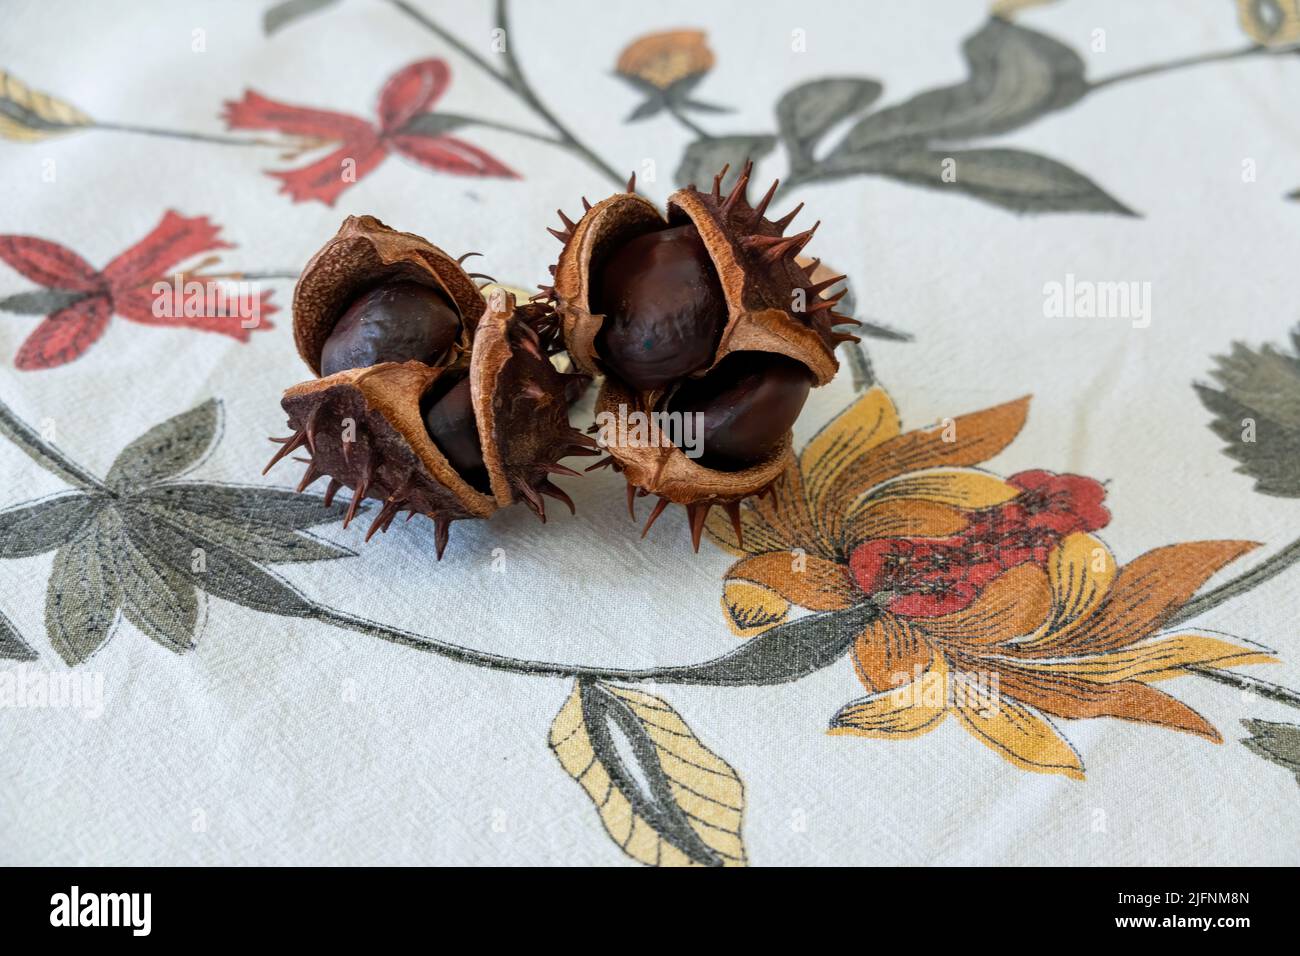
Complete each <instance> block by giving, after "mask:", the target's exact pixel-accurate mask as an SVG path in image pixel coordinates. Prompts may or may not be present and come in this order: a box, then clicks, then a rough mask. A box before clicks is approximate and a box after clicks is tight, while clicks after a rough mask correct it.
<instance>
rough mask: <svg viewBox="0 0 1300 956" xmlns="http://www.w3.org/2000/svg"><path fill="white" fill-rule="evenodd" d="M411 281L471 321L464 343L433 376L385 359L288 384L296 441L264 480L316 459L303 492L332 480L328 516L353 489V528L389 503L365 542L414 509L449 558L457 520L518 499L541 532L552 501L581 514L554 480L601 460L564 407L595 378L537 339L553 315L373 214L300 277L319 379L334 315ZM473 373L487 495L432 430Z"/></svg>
mask: <svg viewBox="0 0 1300 956" xmlns="http://www.w3.org/2000/svg"><path fill="white" fill-rule="evenodd" d="M411 272H422V274H423V275H424V276H425V278H424V279H423V280H421V281H426V282H436V284H437V285H438V287H439V288H441V289H442V290H443V291H444V292H445V293H446V294H447V295H448V297H449V298H451V299H452V300H453V301H454V302H455V303H456V306H457V308H458V309H459V310H460V313H461V315H462V317H464V318H465V324H466V328H465V330H464V333H465V334H464V336H463V338H464V341H463V342H462V343H460V345H459V347H457V348H455V349H454V350H453V352H454V354H449V355H447V356H444V358H445V359H446V360H447V361H446V364H441V365H439V366H436V367H435V366H430V365H427V364H425V363H423V362H420V361H414V360H413V361H407V362H385V363H381V364H379V365H374V366H370V367H367V368H358V369H347V370H344V371H341V372H338V373H336V374H334V375H331V376H328V377H326V378H317V379H312V380H309V381H306V382H303V383H300V384H298V385H295V386H293V387H291V388H290V389H288V390H287V391H286V392H285V394H284V397H283V399H282V401H281V405H282V406H283V408H284V411H285V412H286V414H287V415H288V425H289V429H290V430H291V432H292V434H291V435H290V436H289V437H288V438H283V439H273V441H278V442H279V443H280V444H281V448H280V449H279V451H278V452H277V453H276V454H275V456H274V457H273V458H272V459H271V461H270V463H268V465H267V468H266V470H269V469H270V468H271V467H272V466H273V465H275V464H276V462H278V461H280V460H281V459H282V458H284V457H285V456H286V455H288V454H289V453H291V452H293V451H295V450H297V449H300V448H305V449H306V450H307V452H308V454H309V456H310V457H309V458H308V459H307V460H306V462H305V463H306V465H307V469H306V471H305V473H304V474H303V476H302V480H301V482H300V483H299V485H298V490H299V491H303V490H305V489H306V488H307V487H308V486H309V485H311V484H312V483H313V482H315V481H317V480H318V479H320V478H321V477H326V476H328V477H329V479H330V481H329V487H328V488H327V490H326V492H325V503H326V505H329V504H330V503H332V501H333V499H334V496H335V495H336V494H337V492H338V491H339V490H340V489H341V488H343V487H347V488H349V489H351V490H352V500H351V502H350V503H349V506H348V509H347V512H346V514H345V515H344V519H343V525H344V527H345V528H346V527H347V526H348V525H349V524H350V522H351V521H352V520H353V518H354V517H355V515H356V512H357V509H358V507H359V504H360V502H361V501H363V500H364V499H366V498H375V499H378V500H379V501H381V502H382V506H381V508H380V510H379V512H378V513H377V514H376V515H375V517H374V519H373V522H372V524H371V525H370V528H369V530H368V531H367V533H366V540H367V541H368V540H369V539H370V538H371V537H372V536H373V535H374V534H375V532H376V531H387V530H388V527H389V525H390V524H391V523H392V521H393V519H394V518H395V517H396V516H397V514H399V513H400V512H402V511H407V512H409V514H408V516H407V517H408V520H409V519H410V518H411V517H414V516H415V515H416V514H424V515H426V516H428V517H429V518H430V519H431V520H432V522H433V525H434V541H435V546H436V549H437V555H438V559H439V560H441V559H442V556H443V552H444V550H445V548H446V545H447V541H448V536H449V528H450V525H451V523H452V522H453V521H457V520H464V519H470V518H487V517H490V516H491V515H492V514H493V513H495V512H496V511H498V510H499V509H501V508H505V507H508V506H510V505H512V504H514V503H516V502H519V501H523V502H524V503H525V504H526V505H527V506H528V507H529V508H531V509H532V510H533V511H534V512H535V513H536V514H537V515H538V517H539V518H540V519H541V520H542V521H543V522H544V521H545V520H546V509H545V504H544V500H543V497H542V496H544V495H546V496H550V497H553V498H556V499H557V500H559V501H561V502H563V503H564V504H566V505H567V506H568V507H569V508H570V509H571V510H572V509H573V502H572V500H571V499H570V498H569V496H568V495H567V494H565V492H564V491H563V490H562V489H560V488H559V487H558V486H556V485H555V484H554V483H552V482H551V480H550V476H551V475H553V474H564V475H574V476H576V475H579V474H580V473H579V472H577V471H574V470H573V469H571V468H568V467H566V466H564V465H561V464H559V463H558V462H559V459H561V458H564V457H567V456H571V455H579V456H584V455H585V456H590V455H595V454H597V452H596V451H595V447H596V443H595V442H594V441H593V440H592V439H591V438H589V437H588V436H586V435H584V434H582V433H581V432H579V431H576V430H575V429H573V428H572V427H570V425H569V421H568V405H569V402H568V398H567V396H568V395H569V394H571V393H572V392H573V391H574V390H575V388H576V387H577V386H579V385H580V384H581V382H582V381H585V380H586V378H587V377H586V376H584V375H568V374H564V373H561V372H559V371H557V370H556V368H555V367H554V365H552V363H551V361H550V357H549V356H548V354H547V350H546V349H545V347H544V346H543V342H542V338H541V336H540V335H539V332H538V329H539V328H541V329H545V328H547V327H548V323H550V324H553V323H554V317H553V315H552V314H551V310H550V309H549V308H548V307H546V306H545V305H542V304H539V303H533V304H526V305H523V306H520V305H518V304H517V301H516V299H515V297H514V296H513V295H511V294H509V293H507V292H504V291H503V290H500V289H497V290H493V292H492V294H491V295H490V296H489V297H488V298H487V299H485V298H484V297H483V295H482V293H481V292H480V290H479V288H478V286H476V285H475V284H474V281H473V278H472V277H471V275H470V274H468V273H466V272H464V270H463V269H461V267H460V265H459V263H458V262H457V260H455V259H452V258H451V257H450V256H448V255H447V254H446V253H443V252H442V251H441V250H440V249H438V248H437V247H436V246H433V245H432V244H430V243H428V242H427V241H425V240H424V239H421V238H420V237H418V236H413V235H410V234H408V233H398V232H395V231H393V230H390V229H388V228H387V227H386V226H384V225H383V224H382V223H380V222H379V221H378V220H376V219H374V218H373V217H369V216H362V217H351V218H349V219H348V220H347V221H345V222H344V224H343V228H342V229H340V230H339V234H338V235H337V236H335V238H334V239H332V240H331V241H330V242H329V243H328V244H327V245H326V246H325V248H323V249H322V250H321V251H320V252H319V253H317V255H316V256H315V257H314V258H313V259H312V261H311V263H309V265H308V267H307V269H306V270H305V271H304V273H303V275H302V277H301V278H300V280H299V287H298V290H296V292H295V297H294V301H295V311H294V333H295V334H294V337H295V341H296V342H297V343H298V349H299V354H301V355H302V357H303V359H304V361H306V362H307V364H308V365H309V366H311V367H312V369H313V371H315V370H316V369H317V368H319V364H318V360H319V355H320V346H321V344H323V342H324V338H325V337H326V336H327V335H328V333H329V328H330V318H331V317H335V318H336V317H337V316H338V315H339V314H340V307H342V308H346V303H347V302H349V301H351V298H352V296H350V295H349V292H355V290H358V289H364V288H370V287H373V286H374V285H375V283H376V282H377V281H380V282H382V281H391V279H392V278H393V277H395V276H400V277H403V278H405V277H407V276H408V275H409V274H410V273H411ZM304 290H305V291H304ZM485 310H486V311H485ZM322 330H323V334H322ZM471 331H472V333H473V338H472V339H470V338H469V337H468V335H469V333H470V332H471ZM466 376H467V377H468V379H469V383H470V386H469V390H470V399H471V402H472V405H473V418H474V425H475V427H476V429H477V435H478V443H479V446H480V448H481V451H482V457H483V465H484V468H485V469H486V474H487V487H475V483H474V482H473V481H471V480H468V479H467V476H466V475H463V474H461V473H460V472H458V471H457V469H456V468H455V466H453V464H452V463H451V462H450V461H449V460H448V458H447V456H446V455H445V454H444V453H443V452H442V451H441V450H440V449H439V447H438V445H437V442H436V441H435V440H434V439H433V437H431V435H430V434H429V431H428V429H427V427H426V422H425V419H424V411H425V410H426V409H425V407H424V406H425V404H426V403H425V401H424V400H425V399H426V397H428V396H429V395H430V393H431V392H434V391H436V390H437V389H438V388H439V387H440V383H442V384H446V382H447V379H448V378H449V377H450V378H454V379H461V378H463V377H466ZM345 437H346V438H347V439H348V440H347V441H345V440H344V439H345Z"/></svg>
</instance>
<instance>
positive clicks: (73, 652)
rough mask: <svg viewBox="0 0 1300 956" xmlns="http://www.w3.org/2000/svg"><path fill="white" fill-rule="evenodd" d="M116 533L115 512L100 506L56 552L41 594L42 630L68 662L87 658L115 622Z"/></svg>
mask: <svg viewBox="0 0 1300 956" xmlns="http://www.w3.org/2000/svg"><path fill="white" fill-rule="evenodd" d="M119 533H120V526H119V522H118V517H117V514H116V512H115V511H114V509H112V508H105V509H104V510H102V511H100V513H99V514H98V515H97V516H96V518H95V520H94V521H92V522H91V523H90V524H89V525H88V526H86V528H84V529H83V530H82V532H81V534H80V535H79V536H77V537H76V538H74V539H72V540H71V541H69V542H68V543H67V544H65V545H63V546H62V547H60V548H59V550H58V551H57V552H55V555H54V569H53V571H51V572H50V579H49V583H48V585H47V587H46V593H45V630H46V632H47V633H48V634H49V638H50V643H51V644H52V645H53V646H54V650H55V651H56V652H57V653H58V655H59V656H60V657H61V658H63V660H64V662H65V663H67V664H70V665H75V664H81V663H84V662H85V661H87V660H89V658H90V656H91V655H92V654H94V653H95V652H96V651H97V650H99V648H100V647H101V646H103V644H104V642H105V641H107V640H108V638H109V635H111V634H112V632H113V627H114V625H115V624H116V623H117V612H118V609H119V608H120V607H121V598H122V594H121V589H120V588H119V586H118V582H117V577H116V573H115V571H116V569H115V567H114V565H113V562H112V559H111V557H110V555H111V554H112V550H113V548H114V547H115V545H116V542H115V540H114V539H115V538H116V536H117V535H118V534H119Z"/></svg>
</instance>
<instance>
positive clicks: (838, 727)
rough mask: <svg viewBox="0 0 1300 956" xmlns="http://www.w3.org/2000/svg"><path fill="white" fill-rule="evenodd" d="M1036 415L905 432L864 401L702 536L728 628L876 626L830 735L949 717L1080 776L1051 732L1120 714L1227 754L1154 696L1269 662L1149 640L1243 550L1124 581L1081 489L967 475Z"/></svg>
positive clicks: (1011, 407) (1238, 648) (1038, 477)
mask: <svg viewBox="0 0 1300 956" xmlns="http://www.w3.org/2000/svg"><path fill="white" fill-rule="evenodd" d="M1027 407H1028V401H1027V400H1020V401H1015V402H1009V403H1007V404H1005V405H1000V406H997V407H995V408H991V409H987V410H986V411H983V412H977V413H975V414H972V415H966V416H962V417H959V418H957V419H954V420H950V421H947V422H945V423H944V425H942V426H939V427H935V428H931V429H921V430H917V431H911V432H902V431H901V428H900V424H899V418H898V414H897V412H896V410H895V408H894V406H893V403H892V402H891V401H890V400H889V397H888V396H887V395H886V394H885V392H884V391H883V390H882V389H879V388H875V389H872V390H871V391H869V392H868V393H866V394H865V395H864V396H863V397H862V398H861V399H860V400H858V402H856V403H855V404H854V405H853V406H852V407H850V408H849V409H848V410H847V411H845V412H844V413H843V414H842V415H840V416H839V417H838V418H837V419H835V420H834V421H832V422H831V423H830V424H829V425H828V426H827V427H826V428H824V429H823V430H822V431H821V432H820V433H819V434H818V435H817V436H816V437H815V438H814V439H813V440H812V441H811V442H810V443H809V444H808V446H807V447H806V448H805V449H804V451H803V453H802V455H801V456H800V458H799V460H798V462H797V463H795V464H792V465H791V467H790V468H789V470H788V471H787V473H786V475H785V476H784V477H783V479H782V481H781V482H780V484H779V485H778V487H777V489H776V491H775V493H774V494H773V495H772V496H770V497H769V498H767V499H764V500H762V501H759V502H758V503H756V504H754V505H753V506H751V507H749V508H746V509H745V510H744V511H743V512H742V520H741V528H740V530H741V532H742V536H743V537H742V536H737V534H736V533H735V531H733V530H732V529H731V528H730V527H729V525H728V523H727V521H726V520H725V518H723V517H722V516H717V517H716V518H711V519H710V522H709V524H708V530H709V533H710V535H711V536H712V537H713V538H714V539H715V540H716V541H718V542H719V543H720V544H722V545H723V546H724V547H726V548H728V549H729V550H732V551H733V552H734V553H736V554H738V555H740V556H742V560H740V561H739V562H737V563H736V564H735V565H734V566H733V567H732V568H731V569H730V570H729V571H728V572H727V575H726V580H725V585H724V592H723V607H724V610H725V611H726V612H727V615H728V619H729V622H730V624H731V626H732V629H733V630H734V631H735V632H736V633H737V634H740V635H742V636H752V635H754V634H757V633H761V632H762V631H764V630H767V629H768V628H770V627H772V626H774V625H776V624H778V623H780V622H781V621H783V620H784V619H785V618H786V617H787V616H788V614H789V613H790V610H791V608H792V607H794V606H798V607H801V608H805V609H807V610H810V611H834V610H842V609H848V608H852V607H862V606H866V607H869V608H871V609H872V610H873V611H874V612H875V613H874V614H873V616H872V620H871V621H870V622H869V623H868V624H866V625H865V626H863V627H862V629H861V631H860V632H859V633H857V634H856V635H854V641H853V649H852V658H853V663H854V667H855V670H856V673H857V676H858V678H859V680H860V681H861V682H862V684H863V686H864V687H865V689H866V691H867V695H866V696H865V697H862V698H860V699H858V700H855V701H853V702H852V703H850V704H848V705H846V706H845V707H843V708H842V709H841V710H840V711H839V712H838V713H837V714H836V715H835V716H834V717H833V718H832V720H831V732H832V733H834V734H851V735H857V736H864V737H913V736H918V735H920V734H923V733H925V732H927V731H929V730H931V729H933V728H934V727H936V726H938V725H939V724H940V723H941V722H942V721H943V720H944V719H946V718H947V717H948V716H949V715H950V714H951V715H954V716H955V717H956V718H957V719H958V720H959V721H960V722H961V723H962V725H963V726H964V727H966V729H967V730H969V731H970V732H971V733H972V734H973V735H974V736H975V737H976V739H978V740H979V741H980V742H981V743H984V744H985V745H987V746H989V747H991V748H992V749H994V750H995V751H997V752H998V753H999V754H1001V755H1002V756H1003V757H1004V758H1006V759H1007V760H1009V761H1010V762H1012V763H1013V764H1015V765H1016V766H1018V767H1021V768H1023V769H1027V770H1035V771H1039V772H1046V773H1061V774H1065V775H1067V776H1072V777H1076V778H1078V777H1082V774H1083V764H1082V761H1081V760H1080V758H1079V755H1078V754H1077V753H1076V752H1075V750H1074V749H1073V747H1072V746H1071V745H1070V743H1069V742H1068V741H1067V740H1066V739H1065V738H1064V737H1063V736H1061V734H1060V732H1059V731H1058V730H1057V728H1056V727H1055V725H1054V724H1053V723H1052V718H1054V717H1055V718H1083V717H1119V718H1122V719H1127V720H1133V721H1138V722H1141V723H1148V724H1153V725H1156V726H1163V727H1168V728H1171V729H1177V730H1184V731H1188V732H1190V733H1194V734H1199V735H1200V736H1203V737H1206V738H1207V739H1210V740H1213V741H1216V742H1217V741H1219V740H1220V737H1219V734H1218V732H1217V731H1216V730H1215V729H1214V728H1213V727H1212V726H1210V724H1209V723H1207V722H1206V721H1205V719H1204V718H1202V717H1201V716H1200V715H1199V714H1197V713H1196V712H1195V711H1193V710H1191V708H1189V707H1187V706H1186V705H1185V704H1183V703H1181V702H1179V701H1178V700H1176V699H1174V698H1173V697H1170V696H1168V695H1167V694H1164V693H1163V692H1161V691H1159V690H1156V689H1155V688H1154V687H1152V686H1151V684H1152V683H1154V682H1156V681H1159V680H1164V679H1167V678H1170V677H1176V676H1179V675H1181V674H1185V673H1186V672H1187V668H1189V667H1191V666H1194V665H1202V666H1211V665H1212V666H1215V667H1224V666H1231V665H1236V664H1247V663H1261V662H1268V661H1272V660H1273V658H1272V657H1271V656H1269V655H1268V653H1267V652H1266V651H1265V650H1264V649H1263V648H1259V647H1256V646H1248V645H1243V644H1239V643H1233V642H1230V641H1226V640H1222V639H1219V638H1214V637H1209V636H1206V635H1198V634H1178V635H1160V633H1159V632H1160V630H1161V628H1162V627H1163V626H1164V624H1165V623H1166V622H1167V621H1168V620H1169V619H1170V618H1171V617H1172V616H1173V615H1174V614H1175V613H1176V612H1177V611H1178V609H1179V608H1180V607H1181V606H1182V605H1183V604H1185V603H1186V602H1187V601H1188V600H1189V599H1190V598H1191V597H1192V595H1193V594H1194V593H1195V592H1196V590H1197V589H1198V588H1199V587H1200V586H1201V585H1202V584H1203V583H1204V582H1205V581H1206V579H1208V578H1209V576H1210V575H1211V574H1213V573H1214V572H1215V571H1217V570H1218V569H1219V568H1221V567H1222V566H1224V565H1225V564H1227V563H1228V562H1229V561H1231V560H1233V559H1234V558H1236V557H1237V556H1239V555H1240V554H1242V553H1244V552H1245V551H1247V550H1249V549H1250V548H1251V547H1253V545H1252V544H1251V543H1249V542H1241V541H1210V542H1192V543H1187V544H1180V545H1172V546H1170V547H1166V548H1159V549H1156V550H1155V551H1151V552H1149V553H1148V554H1145V555H1142V556H1141V557H1139V558H1138V559H1136V560H1135V561H1133V562H1131V563H1130V564H1128V565H1126V566H1125V567H1124V568H1122V569H1119V568H1116V566H1115V560H1114V557H1113V556H1112V555H1111V553H1110V551H1109V550H1108V549H1107V548H1106V546H1105V545H1104V544H1103V543H1102V542H1101V541H1100V539H1098V538H1097V537H1095V536H1094V534H1093V532H1095V531H1097V530H1099V529H1100V528H1102V527H1104V526H1105V525H1106V524H1107V523H1108V522H1109V520H1110V514H1109V512H1108V511H1107V510H1106V508H1105V507H1104V505H1103V499H1104V495H1105V491H1104V489H1103V488H1102V486H1101V485H1100V484H1099V483H1097V482H1096V481H1094V480H1093V479H1091V478H1086V477H1082V476H1078V475H1054V474H1052V473H1050V472H1046V471H1027V472H1022V473H1020V474H1017V475H1013V476H1011V477H1010V478H1009V479H1003V478H1000V477H998V476H996V475H994V474H992V473H990V472H988V471H985V470H983V469H981V468H978V467H976V466H977V465H979V464H981V463H982V462H984V461H986V460H987V459H989V458H991V457H992V456H993V455H995V454H997V453H998V452H999V451H1001V450H1002V449H1003V448H1005V447H1006V446H1007V445H1008V444H1009V443H1010V442H1011V441H1012V440H1013V439H1014V438H1015V436H1016V434H1017V433H1018V432H1019V430H1020V428H1021V426H1022V425H1023V424H1024V420H1025V414H1026V411H1027Z"/></svg>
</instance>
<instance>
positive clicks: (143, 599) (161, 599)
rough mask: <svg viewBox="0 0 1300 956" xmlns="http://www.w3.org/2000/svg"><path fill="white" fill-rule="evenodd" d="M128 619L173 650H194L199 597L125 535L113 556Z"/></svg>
mask: <svg viewBox="0 0 1300 956" xmlns="http://www.w3.org/2000/svg"><path fill="white" fill-rule="evenodd" d="M112 559H113V563H114V567H115V569H116V574H117V580H118V583H119V585H120V586H121V590H122V611H123V613H124V614H125V615H126V618H127V620H129V621H130V622H131V623H132V624H134V625H135V626H136V627H138V628H139V629H140V630H141V631H143V632H144V633H145V634H146V635H147V636H148V637H150V638H151V639H152V640H154V641H156V642H157V643H158V644H160V645H162V646H163V647H165V648H167V649H168V650H169V651H175V652H176V653H181V652H183V651H188V650H193V648H194V638H195V631H196V630H197V628H198V623H199V594H198V592H197V591H196V590H195V587H194V585H193V584H192V583H191V582H190V581H189V580H188V579H187V578H186V577H185V576H184V575H182V574H181V573H180V572H178V571H177V570H176V569H175V568H173V567H171V566H170V565H169V564H167V563H165V562H163V561H159V560H157V559H155V558H154V557H152V556H151V555H149V554H147V553H146V552H145V551H144V550H143V549H141V548H140V547H139V546H138V545H137V544H136V543H135V542H134V541H133V540H132V539H131V537H130V535H129V534H123V535H122V536H121V537H120V539H119V541H118V547H117V549H116V551H115V552H114V553H113V556H112Z"/></svg>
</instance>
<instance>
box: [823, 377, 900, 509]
mask: <svg viewBox="0 0 1300 956" xmlns="http://www.w3.org/2000/svg"><path fill="white" fill-rule="evenodd" d="M898 430H899V421H898V411H897V410H896V409H895V408H894V403H893V402H892V401H890V398H889V395H888V394H887V393H886V392H885V390H884V389H883V388H881V387H880V386H879V385H875V386H872V387H871V388H870V389H868V390H867V391H866V392H865V393H864V394H863V395H862V397H861V398H859V399H858V400H857V401H856V402H854V403H853V404H852V405H850V406H849V407H848V408H846V409H845V410H844V411H843V412H841V413H840V414H839V415H837V416H835V418H833V419H831V421H830V422H829V423H827V424H826V426H825V427H823V428H822V430H821V431H819V432H818V433H817V434H816V435H814V436H813V439H812V441H810V442H809V443H808V445H807V446H806V447H805V448H804V450H803V453H802V454H800V456H799V466H800V468H801V469H802V470H803V473H804V483H805V487H806V489H807V493H808V500H809V503H810V504H811V506H812V510H813V513H814V514H815V513H817V512H818V511H820V510H821V509H822V507H823V506H824V505H825V503H826V502H825V500H824V498H825V494H826V491H827V490H828V489H829V488H830V487H831V485H832V484H833V483H834V482H835V479H836V478H837V477H838V476H839V475H840V474H841V473H842V472H843V471H844V469H845V468H848V467H850V466H852V465H854V464H856V463H857V462H858V460H859V459H861V458H862V456H863V455H865V454H866V453H867V452H868V451H870V450H871V449H872V448H875V447H876V446H877V445H879V444H880V443H881V442H883V441H887V440H888V439H890V438H893V437H895V436H896V435H897V434H898Z"/></svg>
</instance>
